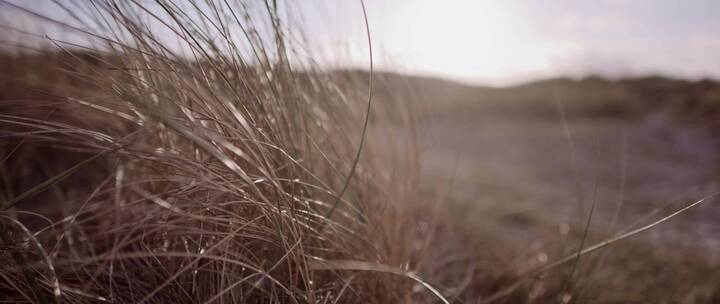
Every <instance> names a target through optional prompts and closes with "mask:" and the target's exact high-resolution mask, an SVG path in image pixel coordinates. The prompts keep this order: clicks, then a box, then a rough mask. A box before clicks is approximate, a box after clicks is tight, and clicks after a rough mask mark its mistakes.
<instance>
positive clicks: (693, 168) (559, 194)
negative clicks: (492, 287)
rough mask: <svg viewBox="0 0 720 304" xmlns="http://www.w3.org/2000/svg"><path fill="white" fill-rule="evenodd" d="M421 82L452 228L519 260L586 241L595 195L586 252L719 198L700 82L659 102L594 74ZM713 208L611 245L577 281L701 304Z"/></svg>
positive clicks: (437, 177)
mask: <svg viewBox="0 0 720 304" xmlns="http://www.w3.org/2000/svg"><path fill="white" fill-rule="evenodd" d="M648 81H652V80H648ZM418 82H419V83H421V84H419V85H417V84H416V86H414V87H413V88H414V89H413V90H414V92H415V93H416V94H417V95H418V96H419V100H422V101H423V102H424V105H423V107H424V108H423V109H421V110H420V112H423V113H425V114H426V115H425V116H424V118H423V119H421V120H420V122H419V125H420V127H419V134H420V138H421V140H420V150H421V151H422V152H423V158H422V159H423V161H422V166H423V176H424V179H423V180H424V181H425V186H426V187H428V188H434V189H443V188H447V185H448V184H449V181H452V188H451V191H449V193H450V196H449V198H448V199H447V200H446V202H447V203H448V204H450V205H452V206H453V207H452V208H453V209H454V210H455V211H454V212H455V213H454V214H455V216H456V219H457V221H459V222H462V223H463V225H465V226H466V227H468V228H467V229H470V230H472V231H476V233H477V234H478V235H482V234H486V235H491V236H492V237H493V238H495V239H502V240H503V241H504V242H506V243H507V244H506V245H507V246H509V247H510V248H513V249H514V253H515V254H516V255H518V256H520V257H526V256H530V257H533V256H534V255H535V254H537V253H538V252H539V253H540V255H541V257H540V258H539V259H540V260H541V261H545V260H549V261H552V260H556V259H559V258H561V257H562V256H563V255H565V254H567V253H568V252H572V250H574V248H577V247H578V241H577V240H578V239H579V237H576V238H572V237H571V238H565V237H564V235H565V234H566V233H568V235H576V236H579V235H581V233H580V232H581V231H582V230H583V227H584V225H585V223H586V221H587V218H588V215H589V211H590V208H591V205H592V203H593V201H594V202H595V204H596V208H595V212H594V214H593V218H592V221H591V225H590V227H591V228H590V231H589V239H588V241H587V242H586V245H587V244H592V243H595V242H598V241H602V240H603V239H605V238H607V237H609V236H610V235H612V234H616V233H618V232H623V231H628V230H629V229H631V228H635V227H639V226H642V225H645V224H648V223H650V222H652V221H654V220H657V219H659V218H660V217H662V216H664V215H667V214H669V213H671V212H673V211H674V210H676V209H678V208H681V207H682V206H684V205H687V204H688V203H691V202H693V201H696V200H698V199H701V198H703V197H705V196H707V195H710V194H712V193H715V192H717V191H720V157H719V156H720V154H718V153H717V152H718V151H720V150H718V147H720V145H719V143H720V141H719V139H720V137H719V136H718V135H719V134H720V133H718V132H717V129H714V128H713V127H711V125H712V124H713V122H712V121H713V119H712V118H708V117H709V116H708V115H707V114H706V111H705V110H702V109H699V107H700V106H699V105H697V104H698V102H697V100H695V99H697V98H711V97H708V96H713V95H711V94H709V93H707V92H708V91H709V90H708V89H707V88H705V89H703V91H702V92H704V95H702V96H703V97H697V96H699V95H698V93H697V90H698V89H697V88H693V87H692V85H690V84H688V85H687V88H683V90H687V92H680V93H679V94H677V95H678V96H668V95H667V94H664V93H663V92H662V91H661V92H658V91H655V93H656V95H653V93H651V92H649V91H653V90H649V91H641V92H640V93H638V90H637V88H636V87H635V86H637V85H636V84H632V83H631V84H629V85H628V83H626V82H606V81H602V80H592V79H591V80H586V81H579V82H573V81H555V82H547V83H538V84H533V85H528V86H524V87H518V88H510V89H503V90H494V89H483V88H472V87H465V86H459V85H455V84H451V83H441V82H433V80H418ZM411 86H412V85H411ZM675 93H677V92H675ZM655 96H658V97H655ZM655 98H656V99H655ZM668 98H674V99H668ZM693 98H695V99H693ZM712 102H715V104H717V101H707V100H703V101H702V102H700V103H705V104H708V103H712ZM705 106H706V105H705ZM707 111H709V112H712V110H707ZM698 113H705V114H698ZM563 116H564V118H563ZM710 117H712V116H710ZM619 204H620V205H619ZM718 204H720V200H718V199H713V200H709V201H708V202H707V203H706V204H704V205H701V206H700V207H698V208H696V209H694V210H691V211H689V212H687V213H685V214H682V215H680V216H678V217H676V218H674V219H673V220H671V221H669V222H666V223H663V224H661V225H659V226H657V227H656V228H654V229H652V230H651V231H648V232H646V233H644V234H642V235H638V236H636V237H634V238H632V239H631V240H627V241H624V242H620V243H617V244H616V245H614V246H612V247H610V248H608V249H607V253H606V254H607V255H608V256H610V257H611V258H610V261H612V262H610V263H607V262H602V263H605V264H602V265H603V266H604V265H611V266H616V267H602V266H601V268H602V269H604V270H608V271H605V272H603V271H596V270H591V268H592V267H589V268H588V269H585V270H584V271H581V273H580V275H579V276H580V277H583V276H589V273H590V272H595V273H600V274H599V275H595V276H596V277H600V278H601V279H597V278H595V279H594V280H595V281H600V282H599V283H598V284H601V285H603V284H604V285H603V286H610V287H612V286H615V287H614V289H611V290H609V292H611V293H612V292H613V291H615V292H618V293H619V294H622V295H627V294H629V293H632V292H633V291H634V292H637V293H645V292H649V293H656V294H665V293H666V292H668V291H669V290H674V291H673V293H677V294H678V295H677V296H674V297H675V298H674V299H676V300H680V301H683V302H686V301H693V299H695V300H697V299H701V298H694V297H693V294H694V293H703V292H705V293H708V294H709V293H712V292H711V291H710V290H711V289H713V287H712V286H714V285H717V284H716V283H720V281H717V280H718V278H717V277H707V276H706V275H705V274H704V271H705V270H704V269H707V268H705V267H711V266H712V265H716V264H717V263H718V261H719V258H720V222H718V221H717V219H718V218H720V205H718ZM618 206H620V207H618ZM618 208H620V209H618ZM616 210H619V212H617V211H616ZM616 212H617V214H618V215H617V220H613V218H614V217H615V214H616ZM613 222H616V223H615V224H613ZM568 228H569V229H568ZM568 230H569V232H568ZM613 257H614V258H613ZM603 259H605V258H603ZM597 260H598V258H597V256H595V257H593V259H591V261H593V262H592V263H596V262H597ZM592 263H591V264H592ZM595 266H597V265H595ZM633 279H635V280H636V282H634V283H627V282H629V281H632V280H633ZM638 280H639V281H638ZM646 280H647V282H645V281H646ZM683 280H685V281H683ZM635 285H637V286H635ZM702 286H706V287H702ZM696 288H697V289H698V290H704V291H697V290H696ZM621 298H622V299H628V298H627V297H621ZM641 298H644V299H647V298H646V297H641ZM705 299H707V298H705Z"/></svg>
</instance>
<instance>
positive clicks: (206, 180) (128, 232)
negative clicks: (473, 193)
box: [0, 0, 443, 303]
mask: <svg viewBox="0 0 720 304" xmlns="http://www.w3.org/2000/svg"><path fill="white" fill-rule="evenodd" d="M3 5H4V7H5V8H7V9H13V10H14V11H16V12H17V13H25V14H29V15H31V16H33V17H34V18H37V19H38V20H42V21H44V22H47V23H48V24H49V26H54V27H60V28H62V29H65V30H68V31H71V32H72V33H74V34H77V35H79V36H81V37H83V39H85V40H83V42H82V43H76V42H77V41H75V40H73V41H62V40H58V39H54V38H53V37H43V36H42V35H38V36H33V34H32V33H24V34H23V35H26V36H27V37H29V38H32V37H36V38H40V39H41V40H42V41H45V42H49V43H50V44H51V45H52V49H54V50H52V51H50V52H49V53H48V52H47V51H45V50H35V51H23V52H22V53H21V54H16V55H13V56H11V57H8V58H7V59H6V60H7V61H8V62H10V63H9V66H13V67H15V68H17V69H18V70H20V71H22V73H20V74H23V73H24V74H23V75H20V76H22V77H17V75H15V76H16V77H15V79H13V80H12V81H10V82H6V83H10V85H8V86H7V87H6V88H7V89H6V93H7V94H8V95H7V96H4V99H5V101H4V102H3V109H4V110H3V113H2V114H0V121H1V124H2V138H3V139H2V151H3V154H2V157H3V160H2V168H3V172H2V179H3V183H4V184H3V189H5V190H4V191H3V193H2V194H3V197H2V200H3V205H2V211H1V213H0V218H1V219H2V220H1V221H0V222H1V223H2V233H1V234H2V247H3V250H2V251H0V259H2V261H5V262H4V263H2V265H0V294H3V297H2V298H3V300H5V301H11V302H44V303H49V302H69V303H89V302H113V303H131V302H132V303H190V302H191V303H196V302H198V303H211V302H218V303H226V302H234V303H235V302H257V303H346V302H358V303H359V302H362V303H367V302H375V303H391V302H408V301H413V299H415V300H418V299H421V298H427V297H432V298H435V299H443V296H442V295H441V292H440V291H438V290H436V289H435V288H434V287H432V286H431V285H430V284H428V283H427V282H425V281H424V280H422V279H421V278H420V277H419V276H418V275H417V274H416V273H415V272H414V271H416V270H418V269H417V268H418V267H419V265H420V262H421V261H422V257H423V255H424V254H423V252H425V249H426V248H427V246H429V245H430V244H431V242H430V240H429V239H428V238H429V237H430V236H431V235H432V234H431V233H428V232H422V233H421V232H418V231H417V229H416V228H415V227H416V226H417V225H416V221H417V220H419V218H420V216H416V215H417V214H419V213H418V212H416V211H415V210H417V208H419V206H421V205H422V202H420V201H418V200H417V197H416V196H414V195H413V193H414V191H413V190H412V189H410V188H406V187H395V186H393V185H396V184H397V183H396V182H395V181H393V180H390V178H389V177H390V176H394V177H393V178H395V177H396V176H397V175H390V174H384V172H388V171H390V170H392V165H391V164H387V163H384V162H383V161H380V160H378V158H377V153H374V152H373V151H370V150H368V151H364V152H363V153H362V154H361V153H360V151H361V149H362V146H363V144H362V141H363V140H362V139H363V138H364V136H365V133H366V128H365V127H363V124H365V126H366V124H367V116H366V115H361V114H362V113H364V112H365V111H364V110H363V109H364V108H365V107H369V106H370V105H369V104H367V102H368V100H367V99H365V97H368V96H367V93H364V92H354V91H352V90H350V91H348V90H341V89H340V88H341V86H342V87H348V85H347V83H344V84H342V85H341V84H339V83H338V81H345V82H347V81H350V80H348V79H347V78H345V77H340V75H338V74H333V73H328V72H324V71H322V70H320V69H318V68H317V67H316V66H315V65H313V64H312V60H311V59H312V58H311V57H307V53H306V51H304V50H303V49H302V48H300V47H299V46H300V45H297V43H295V40H294V39H293V37H295V36H293V34H292V33H291V32H290V31H289V29H288V28H287V27H286V26H285V25H284V23H283V19H282V18H281V17H280V15H281V12H282V7H281V6H279V5H278V4H277V3H276V2H275V1H265V2H251V3H245V2H236V1H225V0H223V1H193V0H188V1H180V2H176V1H164V0H158V1H154V2H152V3H149V2H145V1H127V2H125V1H123V2H116V1H92V2H57V3H55V5H56V7H55V8H56V9H58V10H62V11H64V12H66V14H67V15H68V16H69V17H71V18H66V19H63V20H54V19H52V18H50V17H49V16H44V15H41V14H38V13H35V12H31V10H30V9H27V8H23V7H21V6H18V5H13V4H9V3H3ZM159 33H164V34H159ZM168 37H172V38H170V39H169V38H168ZM168 41H173V42H172V43H171V42H168ZM173 44H177V45H178V46H174V45H173ZM28 52H29V53H28ZM33 52H41V54H40V55H32V53H33ZM43 52H44V53H43ZM18 58H19V59H18ZM23 58H24V59H23ZM48 58H54V59H48ZM14 60H20V63H14V62H13V61H14ZM48 61H57V62H58V63H59V64H55V65H53V64H51V63H48ZM29 64H35V65H36V66H34V67H33V68H29ZM18 65H21V66H18ZM58 67H62V69H61V70H60V71H55V72H52V73H57V74H59V75H62V76H57V77H55V76H48V75H46V74H47V73H51V71H52V70H53V69H58ZM370 76H371V77H372V74H371V75H370ZM53 77H55V78H53ZM50 79H54V80H50ZM362 80H363V81H368V79H362ZM352 81H357V80H352ZM38 82H39V83H41V84H42V90H38V92H39V93H37V94H35V93H33V94H31V95H32V97H28V95H27V94H28V93H27V92H24V90H25V89H18V90H17V91H18V92H17V94H14V93H12V92H13V89H16V88H17V86H19V87H22V88H27V87H31V86H32V85H34V84H37V83H38ZM350 87H351V86H350ZM371 90H372V87H371ZM370 96H372V94H370ZM367 109H368V112H367V114H368V115H369V113H370V112H369V108H367ZM358 113H360V114H358ZM373 157H376V158H375V159H373ZM410 158H411V157H408V159H405V161H408V162H411V163H412V159H410ZM49 163H54V165H50V164H49ZM58 164H60V165H58ZM20 172H26V173H27V174H25V175H23V174H20ZM28 172H29V173H28ZM28 176H29V177H28ZM38 177H41V178H38ZM418 287H419V289H418Z"/></svg>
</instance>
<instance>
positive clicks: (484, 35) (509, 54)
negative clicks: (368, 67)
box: [379, 0, 563, 84]
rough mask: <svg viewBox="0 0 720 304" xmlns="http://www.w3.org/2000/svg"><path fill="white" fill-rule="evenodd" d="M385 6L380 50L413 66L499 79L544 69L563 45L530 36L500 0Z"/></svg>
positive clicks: (473, 78)
mask: <svg viewBox="0 0 720 304" xmlns="http://www.w3.org/2000/svg"><path fill="white" fill-rule="evenodd" d="M385 12H386V13H385V15H384V18H383V19H384V20H383V21H382V29H381V32H380V35H381V39H382V40H381V41H382V44H381V45H380V46H379V47H380V50H379V51H380V53H381V54H382V55H383V56H385V57H387V59H388V60H389V61H392V62H393V63H395V64H400V65H401V67H402V66H407V67H412V68H410V69H411V70H412V72H421V73H430V74H435V75H440V76H448V77H453V78H460V79H465V80H469V81H476V80H480V81H484V82H490V83H499V84H501V83H504V82H506V81H508V80H510V79H512V80H516V79H518V78H525V77H530V76H532V75H533V74H535V73H538V71H542V70H545V69H547V68H548V67H550V66H551V63H552V62H551V61H552V59H553V58H554V57H555V56H558V55H559V54H560V53H561V52H562V50H563V49H562V48H560V47H559V46H557V45H555V46H553V45H547V44H543V43H540V41H539V40H538V39H533V36H532V35H531V34H530V32H531V31H530V29H528V28H527V25H526V24H524V22H523V19H522V17H521V16H520V15H519V14H518V12H517V10H516V9H515V8H514V7H513V6H510V5H508V4H503V2H502V1H462V0H452V1H433V0H420V1H413V2H409V1H403V2H402V3H400V2H399V1H398V2H396V3H394V5H390V7H387V9H386V10H385Z"/></svg>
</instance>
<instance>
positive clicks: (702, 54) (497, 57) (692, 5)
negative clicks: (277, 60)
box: [309, 0, 720, 85]
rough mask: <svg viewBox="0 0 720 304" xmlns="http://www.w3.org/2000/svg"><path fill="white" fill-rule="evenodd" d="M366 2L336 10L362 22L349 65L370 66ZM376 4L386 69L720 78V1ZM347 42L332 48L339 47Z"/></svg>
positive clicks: (489, 76) (379, 57)
mask: <svg viewBox="0 0 720 304" xmlns="http://www.w3.org/2000/svg"><path fill="white" fill-rule="evenodd" d="M309 2H312V1H309ZM325 2H328V1H325ZM330 2H332V1H330ZM357 2H358V1H334V2H333V3H334V4H335V6H337V5H338V3H340V4H342V5H343V6H344V8H337V7H335V8H334V9H335V11H334V14H335V15H337V16H343V17H336V18H337V19H339V20H333V21H332V22H340V23H343V22H345V23H348V20H351V19H357V22H355V24H353V25H354V28H355V30H356V31H352V30H348V29H346V28H340V30H341V31H343V32H345V33H343V34H342V35H338V37H344V39H345V43H346V44H347V43H349V44H351V45H353V46H352V47H351V48H350V49H351V50H350V51H347V50H346V53H350V56H345V57H344V58H340V59H338V60H337V62H340V65H342V64H348V58H347V57H350V58H351V60H349V61H351V62H352V64H360V65H366V64H367V63H366V59H365V58H367V54H366V52H367V51H366V47H365V41H364V39H365V37H364V36H363V35H364V32H361V30H362V23H361V22H362V19H361V18H362V15H361V10H360V5H359V4H358V3H357ZM367 5H368V8H369V11H368V14H369V15H370V26H371V33H372V37H373V43H374V49H375V52H376V63H378V65H379V66H380V67H381V68H382V69H390V70H401V71H405V72H416V73H421V74H427V75H436V76H443V77H449V78H453V79H458V80H463V81H466V82H471V83H480V84H496V85H507V84H514V83H519V82H524V81H528V80H534V79H539V78H546V77H556V76H572V77H580V76H584V75H588V74H600V75H605V76H609V77H622V76H639V75H646V74H663V75H666V76H674V77H683V78H691V79H697V78H703V77H713V78H720V1H717V0H715V1H712V0H687V1H683V0H596V1H584V0H577V1H562V0H542V1H531V0H503V1H489V0H443V1H439V0H367ZM328 6H329V5H328ZM326 10H328V11H330V10H332V9H330V8H327V9H326ZM325 15H327V14H326V13H325ZM343 20H344V21H343ZM325 22H328V21H325ZM327 28H328V27H327V26H324V27H319V28H318V29H313V31H319V32H321V31H323V29H327ZM330 28H332V27H330ZM347 33H351V34H349V35H348V34H347ZM326 34H327V33H326ZM341 40H342V39H340V40H338V41H335V42H336V43H337V44H336V45H335V46H333V44H332V43H330V44H328V45H327V46H325V49H329V50H330V52H336V51H337V49H338V48H342V47H340V45H342V42H341ZM348 41H349V42H348Z"/></svg>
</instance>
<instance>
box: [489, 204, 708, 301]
mask: <svg viewBox="0 0 720 304" xmlns="http://www.w3.org/2000/svg"><path fill="white" fill-rule="evenodd" d="M717 195H718V194H713V195H710V196H706V197H704V198H702V199H700V200H698V201H696V202H693V203H692V204H689V205H687V206H685V207H683V208H680V209H679V210H677V211H675V212H673V213H671V214H669V215H667V216H665V217H663V218H661V219H659V220H656V221H654V222H652V223H650V224H647V225H645V226H642V227H640V228H637V229H633V230H631V231H628V232H625V233H622V234H619V235H617V236H615V237H612V238H609V239H607V240H605V241H602V242H600V243H597V244H594V245H592V246H589V247H587V248H585V249H582V250H579V251H578V253H577V254H572V255H569V256H566V257H565V258H562V259H560V260H557V261H555V262H553V263H551V264H549V265H547V266H545V267H543V268H540V269H538V270H536V271H533V272H531V273H530V274H528V275H526V276H525V277H524V279H520V280H517V281H516V282H515V283H513V284H511V285H510V286H508V287H506V288H504V289H502V290H500V291H498V292H497V293H495V294H493V295H491V296H490V297H487V298H485V299H484V300H483V301H482V303H493V302H496V301H499V300H502V299H503V298H504V297H506V296H507V295H509V294H510V293H512V292H513V291H514V290H516V289H517V288H519V287H520V286H522V285H523V284H525V283H527V280H531V279H534V278H536V277H538V276H540V275H542V274H544V273H546V272H548V271H550V270H553V269H555V268H557V267H559V266H562V265H564V264H566V263H568V262H572V261H576V260H577V259H578V258H579V257H581V256H583V255H586V254H589V253H591V252H594V251H597V250H599V249H602V248H604V247H607V246H609V245H611V244H613V243H615V242H618V241H621V240H623V239H626V238H629V237H632V236H634V235H637V234H639V233H642V232H644V231H647V230H649V229H652V228H653V227H655V226H657V225H660V224H662V223H663V222H665V221H668V220H670V219H671V218H673V217H675V216H677V215H679V214H681V213H683V212H686V211H688V210H690V209H692V208H693V207H695V206H697V205H700V204H702V203H703V202H705V201H707V200H709V199H711V198H713V197H715V196H717Z"/></svg>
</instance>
